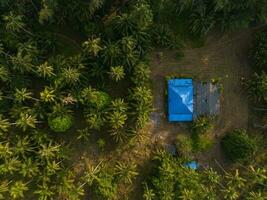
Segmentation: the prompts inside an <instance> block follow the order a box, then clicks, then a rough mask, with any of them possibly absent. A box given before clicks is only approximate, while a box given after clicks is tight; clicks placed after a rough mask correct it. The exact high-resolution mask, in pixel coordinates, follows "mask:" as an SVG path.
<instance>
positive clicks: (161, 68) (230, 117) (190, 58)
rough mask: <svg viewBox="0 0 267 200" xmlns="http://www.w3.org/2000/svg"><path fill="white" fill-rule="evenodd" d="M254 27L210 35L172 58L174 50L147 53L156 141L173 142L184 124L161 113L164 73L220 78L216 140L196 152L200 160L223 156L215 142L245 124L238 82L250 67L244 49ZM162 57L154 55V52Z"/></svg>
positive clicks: (245, 112) (245, 109)
mask: <svg viewBox="0 0 267 200" xmlns="http://www.w3.org/2000/svg"><path fill="white" fill-rule="evenodd" d="M254 31H255V29H250V30H242V31H240V32H236V33H232V34H227V35H218V34H216V37H214V36H210V37H209V38H208V40H207V43H206V45H205V46H204V47H202V48H196V49H189V48H188V49H187V48H185V49H183V50H182V51H183V53H184V57H183V58H181V59H180V60H177V59H176V58H175V53H176V51H175V50H155V51H154V52H152V54H151V60H152V62H151V69H152V77H151V78H152V85H153V95H154V108H155V111H154V112H153V113H152V122H151V123H152V133H153V137H154V139H155V140H156V141H159V140H160V141H162V142H163V143H173V142H174V140H175V137H176V135H177V134H179V133H181V132H186V130H187V127H188V126H189V125H188V124H185V123H169V122H168V121H167V118H166V116H165V113H166V103H165V88H166V86H165V77H166V76H167V75H173V74H176V75H184V76H188V77H197V78H198V79H200V80H203V81H205V80H210V79H211V78H221V80H222V84H223V88H224V90H223V94H222V101H221V114H220V116H219V117H218V120H217V124H216V127H215V130H214V136H215V137H216V142H215V144H214V146H213V148H212V149H211V150H209V151H208V152H204V153H200V154H198V155H197V158H198V159H199V161H200V163H202V164H204V165H207V164H208V165H211V166H212V165H214V163H215V162H214V161H215V159H216V160H218V161H219V162H221V163H223V161H224V160H225V159H224V157H223V155H222V152H221V149H220V145H219V138H220V137H221V136H222V134H224V133H225V132H226V131H228V130H231V129H233V128H247V126H248V112H249V110H248V100H247V97H246V93H245V91H244V88H243V87H242V85H241V84H240V79H241V77H244V78H248V77H249V76H250V75H251V70H250V66H249V62H248V50H249V46H250V44H251V39H252V35H253V33H254ZM159 52H162V53H163V58H162V59H161V60H160V59H159V58H158V56H157V55H158V53H159Z"/></svg>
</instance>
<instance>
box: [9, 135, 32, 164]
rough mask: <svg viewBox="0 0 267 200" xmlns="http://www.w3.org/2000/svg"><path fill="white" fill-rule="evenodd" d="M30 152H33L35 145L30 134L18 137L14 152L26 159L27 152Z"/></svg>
mask: <svg viewBox="0 0 267 200" xmlns="http://www.w3.org/2000/svg"><path fill="white" fill-rule="evenodd" d="M30 152H33V147H32V144H31V141H30V138H29V136H25V137H24V138H20V137H18V141H17V144H16V146H15V148H14V153H15V154H16V155H21V156H22V157H23V158H24V159H26V158H27V157H26V154H27V153H30Z"/></svg>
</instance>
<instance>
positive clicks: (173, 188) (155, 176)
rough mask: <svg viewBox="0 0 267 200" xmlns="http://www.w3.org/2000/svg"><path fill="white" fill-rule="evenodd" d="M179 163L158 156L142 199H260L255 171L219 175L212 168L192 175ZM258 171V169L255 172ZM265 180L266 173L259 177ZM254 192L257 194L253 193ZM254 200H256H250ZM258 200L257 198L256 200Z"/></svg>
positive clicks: (172, 159)
mask: <svg viewBox="0 0 267 200" xmlns="http://www.w3.org/2000/svg"><path fill="white" fill-rule="evenodd" d="M183 162H184V161H182V160H179V159H177V158H174V157H173V156H171V155H169V154H166V153H165V152H164V153H163V152H160V153H158V154H157V155H156V157H155V158H154V162H153V169H152V170H150V174H149V176H148V177H147V180H146V182H145V184H144V193H143V198H144V199H145V200H146V199H149V200H151V199H152V200H163V199H164V200H176V199H190V200H206V199H218V197H223V198H224V199H243V198H244V199H247V197H249V198H248V199H250V197H251V198H252V196H255V197H258V196H259V197H260V198H259V199H261V197H262V193H261V189H259V190H257V189H256V188H255V186H256V185H257V184H258V183H259V182H257V184H255V183H254V182H253V180H255V179H254V178H252V179H251V177H252V176H254V175H253V174H255V169H254V168H253V167H252V168H251V169H253V170H251V169H249V168H244V166H243V168H242V173H241V172H240V170H239V169H236V170H234V171H229V172H226V171H224V173H218V172H216V171H215V170H214V169H212V168H208V169H202V170H201V171H195V170H192V169H188V168H185V167H183V165H182V164H183ZM258 171H261V169H258ZM260 174H261V175H263V176H264V177H265V178H264V179H265V180H266V178H267V177H266V175H265V174H266V171H265V172H262V173H260ZM255 189H256V191H255ZM252 199H255V198H252ZM256 199H257V198H256Z"/></svg>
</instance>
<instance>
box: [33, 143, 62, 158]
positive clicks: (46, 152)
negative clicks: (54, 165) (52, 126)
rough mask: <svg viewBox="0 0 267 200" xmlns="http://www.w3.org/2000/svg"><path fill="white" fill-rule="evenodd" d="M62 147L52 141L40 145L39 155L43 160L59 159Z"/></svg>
mask: <svg viewBox="0 0 267 200" xmlns="http://www.w3.org/2000/svg"><path fill="white" fill-rule="evenodd" d="M60 147H61V146H60V145H53V144H52V142H51V141H50V142H49V143H48V144H40V149H39V151H38V155H39V156H40V158H41V159H42V160H46V161H49V160H50V159H53V158H56V157H58V154H59V152H60Z"/></svg>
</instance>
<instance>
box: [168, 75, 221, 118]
mask: <svg viewBox="0 0 267 200" xmlns="http://www.w3.org/2000/svg"><path fill="white" fill-rule="evenodd" d="M219 113H220V89H219V87H218V86H217V85H215V84H212V83H211V82H205V83H203V82H194V81H193V80H192V79H171V80H168V120H169V121H170V122H190V121H193V120H194V119H195V118H197V117H198V116H200V115H218V114H219Z"/></svg>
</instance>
